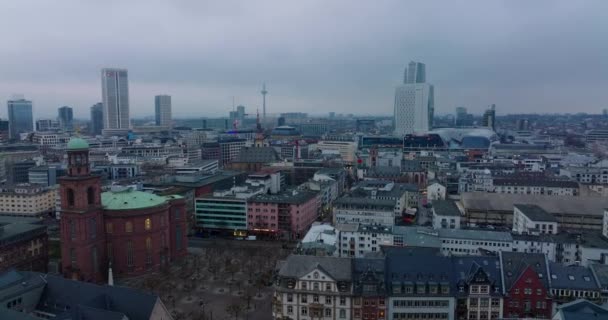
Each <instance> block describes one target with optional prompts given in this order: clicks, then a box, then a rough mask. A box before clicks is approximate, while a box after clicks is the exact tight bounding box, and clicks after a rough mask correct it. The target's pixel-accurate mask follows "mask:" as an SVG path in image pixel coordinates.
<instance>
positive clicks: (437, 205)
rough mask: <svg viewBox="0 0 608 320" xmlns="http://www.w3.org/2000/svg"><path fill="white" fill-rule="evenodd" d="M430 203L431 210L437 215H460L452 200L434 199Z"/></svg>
mask: <svg viewBox="0 0 608 320" xmlns="http://www.w3.org/2000/svg"><path fill="white" fill-rule="evenodd" d="M432 204H433V211H434V212H435V213H436V214H437V215H439V216H453V217H460V214H461V213H460V209H458V207H457V206H456V202H454V201H452V200H434V201H433V202H432Z"/></svg>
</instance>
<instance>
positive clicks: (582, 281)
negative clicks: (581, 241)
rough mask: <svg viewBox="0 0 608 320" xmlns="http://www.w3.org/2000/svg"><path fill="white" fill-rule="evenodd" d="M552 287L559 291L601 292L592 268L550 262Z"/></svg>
mask: <svg viewBox="0 0 608 320" xmlns="http://www.w3.org/2000/svg"><path fill="white" fill-rule="evenodd" d="M549 270H550V272H551V287H553V288H557V289H565V288H567V289H576V290H599V288H600V287H599V286H598V284H597V283H596V282H595V277H594V276H593V272H592V271H591V269H590V268H587V267H583V266H575V265H572V266H565V265H563V264H561V263H555V262H550V263H549Z"/></svg>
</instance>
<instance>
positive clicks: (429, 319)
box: [393, 312, 448, 320]
mask: <svg viewBox="0 0 608 320" xmlns="http://www.w3.org/2000/svg"><path fill="white" fill-rule="evenodd" d="M447 318H448V314H447V313H402V312H394V313H393V319H395V320H399V319H408V320H422V319H424V320H444V319H447Z"/></svg>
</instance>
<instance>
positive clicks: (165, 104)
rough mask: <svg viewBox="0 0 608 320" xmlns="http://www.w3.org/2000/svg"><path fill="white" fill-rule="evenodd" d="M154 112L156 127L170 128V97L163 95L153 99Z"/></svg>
mask: <svg viewBox="0 0 608 320" xmlns="http://www.w3.org/2000/svg"><path fill="white" fill-rule="evenodd" d="M154 110H155V115H156V125H157V126H161V127H168V128H169V127H171V96H169V95H165V94H163V95H158V96H156V97H154Z"/></svg>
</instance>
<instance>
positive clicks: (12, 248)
mask: <svg viewBox="0 0 608 320" xmlns="http://www.w3.org/2000/svg"><path fill="white" fill-rule="evenodd" d="M48 262H49V258H48V233H47V227H46V226H45V225H43V224H41V223H40V221H39V220H38V219H33V218H32V219H29V218H23V217H0V272H4V271H6V270H9V269H13V268H14V269H19V270H30V271H40V272H46V270H47V264H48Z"/></svg>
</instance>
